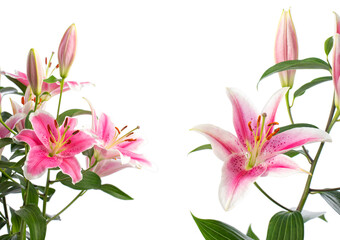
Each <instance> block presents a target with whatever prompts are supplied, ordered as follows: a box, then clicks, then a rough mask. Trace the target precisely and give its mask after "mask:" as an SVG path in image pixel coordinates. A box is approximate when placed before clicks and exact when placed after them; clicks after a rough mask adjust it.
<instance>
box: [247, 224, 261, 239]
mask: <svg viewBox="0 0 340 240" xmlns="http://www.w3.org/2000/svg"><path fill="white" fill-rule="evenodd" d="M247 236H248V237H251V238H252V239H254V240H260V239H259V238H258V237H257V236H256V234H255V233H254V232H253V230H252V229H251V225H249V228H248V232H247Z"/></svg>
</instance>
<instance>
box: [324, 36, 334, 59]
mask: <svg viewBox="0 0 340 240" xmlns="http://www.w3.org/2000/svg"><path fill="white" fill-rule="evenodd" d="M332 48H333V37H329V38H327V39H326V41H325V44H324V49H325V53H326V56H327V57H328V55H329V53H330V52H331V50H332Z"/></svg>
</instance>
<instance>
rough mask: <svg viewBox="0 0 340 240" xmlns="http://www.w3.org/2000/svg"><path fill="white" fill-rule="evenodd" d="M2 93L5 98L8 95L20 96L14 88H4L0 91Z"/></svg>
mask: <svg viewBox="0 0 340 240" xmlns="http://www.w3.org/2000/svg"><path fill="white" fill-rule="evenodd" d="M0 93H1V94H2V96H5V95H7V94H19V93H18V90H16V89H15V88H14V87H2V88H1V89H0ZM19 95H21V94H19Z"/></svg>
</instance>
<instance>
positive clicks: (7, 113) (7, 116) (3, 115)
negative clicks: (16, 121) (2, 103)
mask: <svg viewBox="0 0 340 240" xmlns="http://www.w3.org/2000/svg"><path fill="white" fill-rule="evenodd" d="M1 117H2V120H3V121H4V122H6V121H7V119H9V118H10V117H12V114H10V113H9V112H6V111H3V112H1Z"/></svg>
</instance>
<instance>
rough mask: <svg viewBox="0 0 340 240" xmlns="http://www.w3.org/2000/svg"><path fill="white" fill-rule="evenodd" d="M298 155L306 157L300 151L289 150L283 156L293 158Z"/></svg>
mask: <svg viewBox="0 0 340 240" xmlns="http://www.w3.org/2000/svg"><path fill="white" fill-rule="evenodd" d="M299 154H302V155H304V156H306V154H305V152H304V151H302V150H289V151H288V152H285V153H284V155H287V156H288V157H291V158H292V157H295V156H297V155H299Z"/></svg>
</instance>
